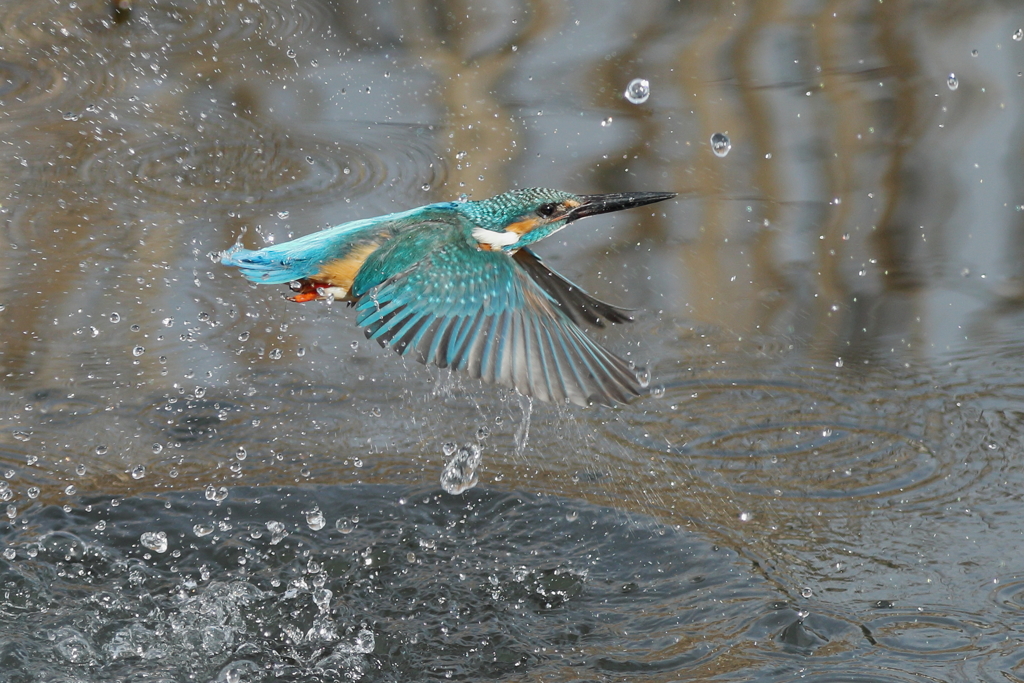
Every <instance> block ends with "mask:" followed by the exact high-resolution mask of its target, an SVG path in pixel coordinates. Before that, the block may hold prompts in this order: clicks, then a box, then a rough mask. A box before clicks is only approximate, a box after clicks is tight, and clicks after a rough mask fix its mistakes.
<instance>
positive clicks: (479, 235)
mask: <svg viewBox="0 0 1024 683" xmlns="http://www.w3.org/2000/svg"><path fill="white" fill-rule="evenodd" d="M519 237H520V236H519V235H518V234H516V233H514V232H495V231H494V230H487V229H486V228H473V239H475V240H476V241H477V242H479V243H480V244H486V245H487V246H489V247H491V248H492V249H501V248H502V247H507V246H510V245H512V244H515V243H516V242H518V241H519Z"/></svg>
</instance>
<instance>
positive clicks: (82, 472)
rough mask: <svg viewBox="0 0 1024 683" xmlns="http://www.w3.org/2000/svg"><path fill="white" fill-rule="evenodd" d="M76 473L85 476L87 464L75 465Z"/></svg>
mask: <svg viewBox="0 0 1024 683" xmlns="http://www.w3.org/2000/svg"><path fill="white" fill-rule="evenodd" d="M75 474H77V475H78V476H80V477H84V476H85V465H78V466H77V467H75Z"/></svg>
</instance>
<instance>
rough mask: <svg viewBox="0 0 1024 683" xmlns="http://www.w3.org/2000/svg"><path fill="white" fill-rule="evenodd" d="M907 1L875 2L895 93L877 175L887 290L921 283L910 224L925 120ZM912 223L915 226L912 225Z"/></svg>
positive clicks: (919, 197) (916, 208)
mask: <svg viewBox="0 0 1024 683" xmlns="http://www.w3.org/2000/svg"><path fill="white" fill-rule="evenodd" d="M907 4H908V3H906V2H900V1H899V0H897V1H896V2H888V3H881V4H879V5H877V6H876V7H875V8H874V12H875V24H876V26H877V29H878V47H879V50H880V52H881V53H882V55H883V57H884V59H885V64H886V65H887V66H888V67H890V68H891V70H892V74H893V77H894V81H893V82H894V87H895V90H896V93H895V95H894V96H893V99H892V101H891V109H889V111H887V112H886V113H887V115H888V116H891V117H892V120H891V127H892V129H891V133H890V138H889V139H888V140H887V141H886V142H887V147H888V151H889V155H888V160H887V161H888V163H887V169H886V173H885V177H884V178H883V181H882V186H883V187H884V191H885V195H886V204H885V209H884V210H883V213H882V216H881V218H880V219H879V222H878V236H877V238H876V239H877V241H878V245H879V247H878V248H879V263H880V265H881V267H882V271H883V276H884V277H883V286H884V287H885V289H886V290H889V291H892V290H896V291H900V290H903V291H907V290H910V291H913V290H917V289H919V288H920V287H921V285H922V284H923V280H924V276H923V274H922V273H921V272H920V270H919V266H918V265H917V264H915V256H917V253H918V245H919V244H920V242H919V241H917V240H914V237H916V236H917V235H916V234H915V231H914V229H913V227H912V223H913V218H912V217H913V216H915V215H920V213H921V209H922V207H921V202H922V201H925V200H926V199H927V196H926V195H927V193H925V192H924V191H923V188H922V187H921V183H922V182H923V175H924V169H923V168H921V167H920V165H919V164H915V163H914V162H915V161H917V159H916V158H915V157H914V151H915V149H916V148H917V146H918V144H919V141H920V139H921V135H922V133H923V129H924V127H925V124H926V123H928V121H929V117H928V116H926V115H925V114H926V112H924V111H922V108H921V106H920V100H921V91H920V73H921V67H920V65H919V64H918V63H917V58H916V52H917V46H916V45H915V41H914V40H913V39H912V37H911V36H910V35H909V34H910V28H909V26H907V22H906V21H905V18H906V16H907V15H908V12H909V9H908V8H907ZM915 227H916V226H915Z"/></svg>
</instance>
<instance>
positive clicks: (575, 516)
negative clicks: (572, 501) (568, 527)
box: [565, 510, 580, 522]
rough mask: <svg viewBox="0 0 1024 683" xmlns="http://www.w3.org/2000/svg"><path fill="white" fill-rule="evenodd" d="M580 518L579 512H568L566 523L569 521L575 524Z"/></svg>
mask: <svg viewBox="0 0 1024 683" xmlns="http://www.w3.org/2000/svg"><path fill="white" fill-rule="evenodd" d="M579 516H580V513H579V512H577V511H576V510H572V511H570V512H566V513H565V521H567V522H575V521H576V520H577V519H579Z"/></svg>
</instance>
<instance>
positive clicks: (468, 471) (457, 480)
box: [441, 444, 480, 496]
mask: <svg viewBox="0 0 1024 683" xmlns="http://www.w3.org/2000/svg"><path fill="white" fill-rule="evenodd" d="M479 466H480V447H479V446H477V445H476V444H466V445H465V446H463V447H462V448H460V449H459V450H458V451H457V452H456V453H455V455H454V456H453V457H452V459H451V460H449V461H448V462H447V463H446V464H445V466H444V470H443V471H442V472H441V488H443V489H444V490H445V491H447V492H448V493H450V494H452V495H453V496H457V495H459V494H460V493H462V492H464V491H467V490H469V489H471V488H473V487H474V486H476V483H477V474H476V470H477V467H479Z"/></svg>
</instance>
